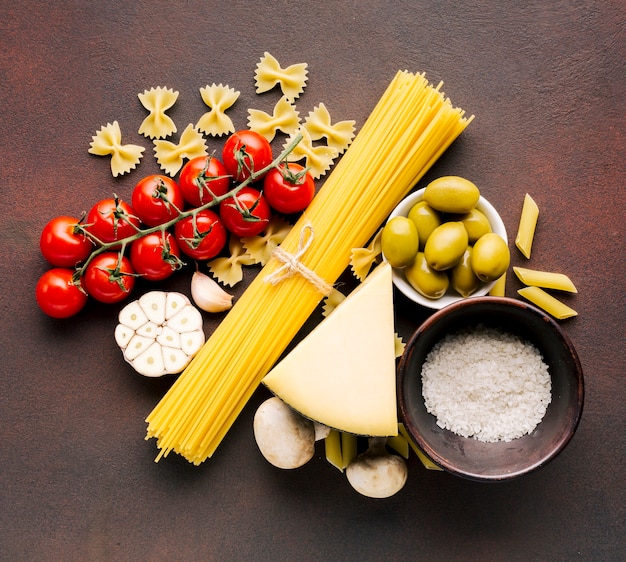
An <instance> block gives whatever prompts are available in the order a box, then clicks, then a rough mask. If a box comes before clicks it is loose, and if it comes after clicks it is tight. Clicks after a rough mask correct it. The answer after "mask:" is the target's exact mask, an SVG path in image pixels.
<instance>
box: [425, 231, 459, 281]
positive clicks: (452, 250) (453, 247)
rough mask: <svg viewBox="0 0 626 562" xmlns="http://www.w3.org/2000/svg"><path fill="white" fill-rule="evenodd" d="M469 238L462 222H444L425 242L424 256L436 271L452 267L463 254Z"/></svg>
mask: <svg viewBox="0 0 626 562" xmlns="http://www.w3.org/2000/svg"><path fill="white" fill-rule="evenodd" d="M468 241H469V238H468V236H467V230H465V227H464V226H463V223H462V222H459V221H451V222H444V223H443V224H442V225H440V226H438V227H437V228H435V230H433V232H432V234H431V235H430V236H429V237H428V240H426V245H425V246H424V256H425V257H426V261H427V262H428V265H430V267H432V268H433V269H436V270H437V271H443V270H445V269H450V268H451V267H454V266H455V265H456V264H457V263H458V262H459V261H461V258H462V257H463V254H464V253H465V250H466V249H467V245H468Z"/></svg>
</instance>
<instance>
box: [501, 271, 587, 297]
mask: <svg viewBox="0 0 626 562" xmlns="http://www.w3.org/2000/svg"><path fill="white" fill-rule="evenodd" d="M513 271H514V272H515V275H517V277H518V279H519V280H520V281H521V282H522V283H524V285H531V286H535V287H543V288H544V289H555V290H557V291H567V292H568V293H577V292H578V291H577V290H576V287H575V286H574V283H572V281H571V279H570V278H569V277H568V276H567V275H565V274H563V273H554V272H552V271H539V270H537V269H528V268H525V267H514V268H513Z"/></svg>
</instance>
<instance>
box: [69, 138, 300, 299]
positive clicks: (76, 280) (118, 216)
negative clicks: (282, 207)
mask: <svg viewBox="0 0 626 562" xmlns="http://www.w3.org/2000/svg"><path fill="white" fill-rule="evenodd" d="M301 140H302V134H301V133H298V134H297V135H296V136H295V137H294V138H293V140H292V141H291V142H290V143H289V144H288V145H287V146H286V147H285V149H284V150H283V151H282V152H281V153H280V155H279V156H278V157H277V158H275V159H274V160H273V161H272V162H270V163H269V164H268V165H267V166H265V167H264V168H261V169H260V170H252V171H251V173H250V176H249V177H248V178H246V179H245V180H244V181H242V182H241V183H240V184H238V185H237V186H235V187H233V188H232V189H231V190H230V191H228V192H226V193H224V194H223V195H215V194H213V193H211V195H212V197H213V198H212V199H211V201H209V202H207V203H204V204H203V205H200V206H199V207H195V208H193V209H189V210H188V211H181V210H180V209H176V210H177V211H179V213H178V214H177V215H176V216H175V217H174V218H172V219H170V220H169V221H167V222H164V223H162V224H159V225H157V226H151V227H148V228H141V227H138V226H135V225H134V224H133V221H132V220H131V221H129V220H128V219H129V218H136V217H129V216H128V214H127V213H126V212H125V211H124V210H123V209H121V208H120V207H119V205H118V201H119V200H118V197H117V195H114V198H115V202H116V211H115V220H116V221H118V220H127V221H128V222H130V223H131V224H133V226H135V229H136V232H135V233H134V234H131V235H130V236H127V237H126V238H122V239H120V240H115V241H113V242H103V241H102V240H100V239H99V238H98V237H96V236H94V235H93V234H92V233H91V232H89V230H88V229H87V228H85V226H84V225H82V224H80V223H79V224H78V225H76V228H78V229H79V230H80V232H81V233H82V234H83V235H85V236H87V237H88V238H89V239H90V240H91V241H92V242H94V243H95V244H96V245H97V246H98V247H97V248H96V249H95V250H93V252H91V254H90V255H89V256H88V257H87V258H86V260H85V261H84V262H83V263H82V264H80V265H79V266H77V267H76V270H75V271H74V274H73V275H72V283H73V284H74V285H76V286H78V287H79V288H80V289H81V290H82V287H81V284H80V279H81V277H82V276H83V274H84V273H85V270H86V269H87V266H88V265H89V263H90V262H91V261H92V260H93V258H95V257H96V256H97V255H99V254H101V253H103V252H106V251H110V250H113V249H116V250H117V251H118V254H119V259H118V263H119V262H120V261H121V257H122V255H124V252H125V250H126V247H127V246H128V245H129V244H130V243H131V242H133V241H135V240H137V239H139V238H141V237H143V236H147V235H148V234H152V233H154V232H161V233H162V234H163V235H165V232H166V231H167V230H168V229H170V228H171V227H172V226H174V225H175V224H176V223H177V222H179V221H181V220H182V219H185V218H187V217H193V220H194V230H195V218H196V215H197V214H198V213H199V212H200V211H204V210H205V209H210V208H211V207H214V206H216V205H219V204H220V203H221V202H222V201H223V200H224V199H228V198H230V197H233V198H235V202H236V201H237V199H236V195H237V194H238V193H239V191H241V189H243V188H244V187H246V186H247V185H249V184H251V183H253V182H255V181H256V180H257V179H258V178H260V177H261V176H263V175H265V174H266V173H267V172H269V171H270V170H271V169H273V168H278V167H279V165H280V164H281V162H283V161H285V160H286V158H287V156H288V155H289V154H290V153H291V152H292V151H293V149H294V148H295V147H296V146H297V145H298V143H299V142H300V141H301ZM207 189H208V186H207ZM158 191H159V190H158V189H157V192H158ZM209 192H210V190H209ZM87 226H89V225H87ZM116 227H117V222H116ZM181 264H182V262H181ZM118 275H119V272H118Z"/></svg>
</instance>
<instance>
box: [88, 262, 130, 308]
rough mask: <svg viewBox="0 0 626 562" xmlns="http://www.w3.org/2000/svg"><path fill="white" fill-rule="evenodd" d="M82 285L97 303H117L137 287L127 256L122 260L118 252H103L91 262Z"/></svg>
mask: <svg viewBox="0 0 626 562" xmlns="http://www.w3.org/2000/svg"><path fill="white" fill-rule="evenodd" d="M118 262H119V263H118ZM82 283H83V288H84V289H85V291H87V294H88V295H90V296H92V297H93V298H94V299H96V300H97V301H100V302H104V303H115V302H119V301H121V300H124V299H125V298H126V297H128V295H130V292H131V291H132V290H133V287H134V286H135V270H134V269H133V266H132V264H131V263H130V260H129V259H128V258H127V257H126V256H122V257H121V259H120V256H119V254H118V253H117V252H102V253H101V254H98V255H97V256H95V257H94V258H93V259H92V260H91V261H90V262H89V265H88V266H87V269H86V270H85V273H84V275H83V280H82Z"/></svg>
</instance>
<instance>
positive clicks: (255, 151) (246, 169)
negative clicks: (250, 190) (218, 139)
mask: <svg viewBox="0 0 626 562" xmlns="http://www.w3.org/2000/svg"><path fill="white" fill-rule="evenodd" d="M272 160H273V157H272V147H271V145H270V143H269V142H268V140H267V139H266V138H265V137H264V136H263V135H260V134H259V133H257V132H255V131H249V130H247V129H246V130H243V131H238V132H236V133H233V134H232V135H230V137H228V139H227V140H226V142H225V143H224V148H223V149H222V162H224V167H225V168H226V170H227V171H228V173H229V174H230V175H231V176H233V178H235V180H236V181H238V182H242V181H244V180H246V179H248V178H249V177H250V174H251V173H252V172H255V171H258V170H262V169H263V168H265V167H266V166H269V165H270V164H271V163H272Z"/></svg>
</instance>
